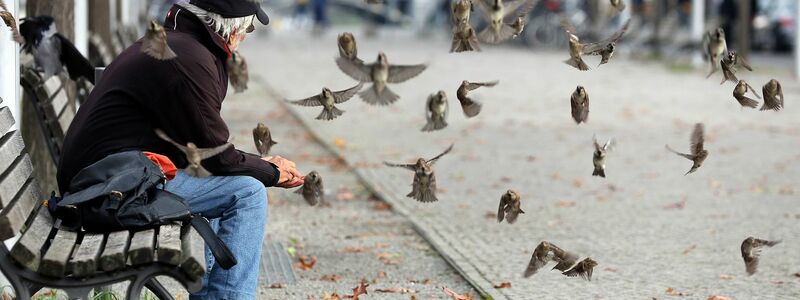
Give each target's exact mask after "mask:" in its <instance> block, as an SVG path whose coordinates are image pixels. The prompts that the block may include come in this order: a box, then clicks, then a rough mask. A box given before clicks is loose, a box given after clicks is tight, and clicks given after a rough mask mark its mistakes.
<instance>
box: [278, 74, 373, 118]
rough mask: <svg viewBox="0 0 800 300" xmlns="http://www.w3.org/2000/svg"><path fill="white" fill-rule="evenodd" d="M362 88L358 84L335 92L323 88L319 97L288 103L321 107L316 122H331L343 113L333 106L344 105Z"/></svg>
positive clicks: (361, 83)
mask: <svg viewBox="0 0 800 300" xmlns="http://www.w3.org/2000/svg"><path fill="white" fill-rule="evenodd" d="M362 86H364V83H363V82H359V83H358V85H356V86H354V87H351V88H349V89H346V90H341V91H337V92H333V91H331V90H330V89H328V88H326V87H324V88H322V93H321V94H319V95H316V96H311V97H308V98H305V99H302V100H297V101H289V103H292V104H297V105H301V106H322V112H321V113H320V114H319V116H317V120H333V119H336V117H338V116H341V115H342V114H343V113H344V111H342V110H339V108H337V107H336V106H335V105H336V104H340V103H344V102H346V101H347V100H350V98H353V96H355V95H356V93H358V91H359V90H361V87H362ZM287 101H288V100H287Z"/></svg>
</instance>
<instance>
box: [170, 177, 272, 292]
mask: <svg viewBox="0 0 800 300" xmlns="http://www.w3.org/2000/svg"><path fill="white" fill-rule="evenodd" d="M167 191H170V192H172V193H175V194H177V195H178V196H181V197H183V198H184V199H186V201H187V202H189V206H190V207H191V209H192V212H193V213H199V214H201V215H202V216H204V217H206V218H208V219H211V225H212V227H213V228H214V230H215V231H216V232H217V235H218V236H219V237H220V238H221V239H222V241H224V242H225V244H227V245H228V248H230V249H231V251H232V252H233V254H234V255H235V256H236V259H237V261H238V263H237V264H236V266H234V267H233V268H231V269H229V270H223V269H222V268H221V267H220V266H218V265H216V266H215V265H214V256H212V255H211V252H210V251H209V250H208V247H206V261H207V266H208V269H207V271H206V274H205V275H204V276H203V289H202V290H200V291H198V292H197V293H194V294H192V295H191V296H190V298H191V299H255V296H256V289H257V287H258V271H259V266H260V264H259V261H260V259H261V245H262V242H263V240H264V232H265V231H266V224H267V190H266V188H265V187H264V185H263V184H262V183H261V182H260V181H258V180H256V179H255V178H252V177H249V176H210V177H206V178H197V177H191V176H189V175H186V173H184V172H183V171H182V170H181V171H178V175H177V176H175V178H174V179H173V180H171V181H169V182H168V183H167Z"/></svg>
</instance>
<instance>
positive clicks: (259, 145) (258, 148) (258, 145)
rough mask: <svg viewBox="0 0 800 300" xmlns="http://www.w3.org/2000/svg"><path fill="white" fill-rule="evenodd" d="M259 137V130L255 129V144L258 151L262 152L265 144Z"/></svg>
mask: <svg viewBox="0 0 800 300" xmlns="http://www.w3.org/2000/svg"><path fill="white" fill-rule="evenodd" d="M259 136H260V135H259V134H258V128H253V142H254V143H255V144H256V149H257V150H258V151H259V152H260V151H261V147H263V145H264V144H263V143H262V142H261V139H260V138H259Z"/></svg>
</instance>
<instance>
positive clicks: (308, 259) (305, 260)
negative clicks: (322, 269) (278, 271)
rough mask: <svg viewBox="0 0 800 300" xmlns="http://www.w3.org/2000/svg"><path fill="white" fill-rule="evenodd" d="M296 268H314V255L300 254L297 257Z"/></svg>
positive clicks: (315, 260)
mask: <svg viewBox="0 0 800 300" xmlns="http://www.w3.org/2000/svg"><path fill="white" fill-rule="evenodd" d="M298 260H299V261H298V262H297V268H298V269H300V270H304V271H308V270H311V269H313V268H314V265H315V264H316V263H317V257H316V256H306V255H303V256H300V257H299V258H298Z"/></svg>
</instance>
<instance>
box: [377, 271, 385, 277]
mask: <svg viewBox="0 0 800 300" xmlns="http://www.w3.org/2000/svg"><path fill="white" fill-rule="evenodd" d="M384 277H386V272H384V271H380V272H378V278H384Z"/></svg>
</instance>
